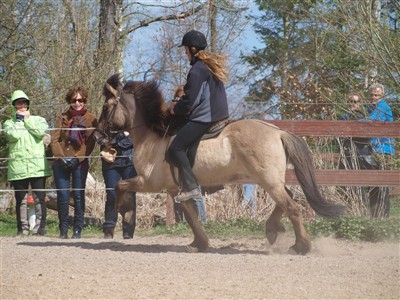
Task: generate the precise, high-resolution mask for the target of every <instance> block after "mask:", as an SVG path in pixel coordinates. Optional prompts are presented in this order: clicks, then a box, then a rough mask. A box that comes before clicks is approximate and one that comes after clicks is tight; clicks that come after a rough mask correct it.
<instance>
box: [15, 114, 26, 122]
mask: <svg viewBox="0 0 400 300" xmlns="http://www.w3.org/2000/svg"><path fill="white" fill-rule="evenodd" d="M15 118H16V119H17V121H22V122H23V121H24V118H25V116H24V115H20V114H16V116H15Z"/></svg>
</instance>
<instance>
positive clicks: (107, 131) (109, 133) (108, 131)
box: [95, 91, 145, 145]
mask: <svg viewBox="0 0 400 300" xmlns="http://www.w3.org/2000/svg"><path fill="white" fill-rule="evenodd" d="M122 92H123V91H120V92H119V94H118V96H117V97H116V98H115V102H114V103H113V104H112V109H111V112H110V113H109V114H107V120H106V122H105V123H106V127H105V128H104V129H103V130H100V129H98V128H96V129H95V133H96V132H97V133H99V134H100V135H101V137H99V136H98V135H96V134H95V139H96V141H97V143H98V144H99V145H104V144H106V143H107V142H109V141H111V139H112V138H113V135H114V134H117V133H118V132H120V130H112V128H113V125H114V123H113V120H114V117H115V113H116V111H117V108H118V104H119V103H120V100H121V96H122ZM103 109H104V108H103ZM142 126H145V124H144V123H143V124H140V125H137V126H134V127H131V128H127V129H126V130H127V131H129V130H131V129H136V128H139V127H142Z"/></svg>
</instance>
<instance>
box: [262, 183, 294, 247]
mask: <svg viewBox="0 0 400 300" xmlns="http://www.w3.org/2000/svg"><path fill="white" fill-rule="evenodd" d="M285 190H286V192H287V193H288V195H289V196H290V198H292V199H293V193H292V192H291V191H290V190H289V189H288V188H287V187H285ZM282 214H283V211H282V209H281V208H280V207H279V206H278V205H276V206H275V208H274V210H273V211H272V213H271V215H270V217H269V218H268V220H267V222H265V235H266V237H267V240H268V242H269V244H270V245H273V244H274V243H275V242H276V239H277V237H278V233H279V232H284V231H285V227H283V225H282V222H281V220H282Z"/></svg>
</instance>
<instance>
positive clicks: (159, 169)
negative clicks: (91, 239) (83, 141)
mask: <svg viewBox="0 0 400 300" xmlns="http://www.w3.org/2000/svg"><path fill="white" fill-rule="evenodd" d="M103 95H104V97H105V102H104V104H103V108H102V112H101V115H100V118H99V121H98V127H97V129H96V132H95V136H96V137H97V138H98V139H104V140H105V142H106V141H107V140H108V139H109V138H110V136H111V135H112V134H113V132H116V131H118V130H126V131H129V133H130V136H131V137H132V140H133V145H134V149H135V153H134V165H135V168H136V171H137V174H138V175H137V176H136V177H134V178H131V179H127V180H122V181H119V183H118V184H117V186H116V208H117V210H118V212H119V213H120V214H121V215H122V217H123V219H124V221H125V222H128V223H130V224H133V222H134V221H135V218H136V212H135V211H133V210H132V205H131V204H130V201H131V200H130V199H131V198H130V197H129V196H128V193H129V192H133V191H135V192H160V191H162V190H165V189H166V190H167V191H168V192H169V193H170V194H171V195H176V194H177V192H178V190H179V187H178V186H177V180H176V179H175V176H174V175H173V173H174V172H171V170H172V168H170V165H169V164H168V163H167V162H166V161H165V152H166V150H167V148H168V145H169V140H170V138H171V136H170V135H171V132H172V130H171V127H173V126H172V125H171V124H173V123H174V117H173V116H171V115H170V113H169V112H168V109H167V107H166V102H165V100H164V98H163V96H162V93H161V91H160V89H159V86H158V84H157V83H156V82H155V81H128V82H126V83H125V84H124V85H122V83H121V81H120V77H119V74H114V75H112V76H110V77H109V78H108V79H107V81H106V83H105V85H104V87H103ZM288 164H291V165H292V166H293V168H294V172H295V174H296V178H297V180H298V181H299V183H300V186H301V188H302V190H303V192H304V194H305V197H306V199H307V201H308V203H309V204H310V206H311V208H312V209H313V210H314V211H315V212H316V213H317V214H319V215H321V216H323V217H330V218H334V217H339V216H341V215H343V214H344V213H345V210H344V207H343V206H342V205H340V204H337V203H333V202H329V201H327V200H326V199H325V198H324V197H323V196H322V195H321V194H320V192H319V189H318V186H317V183H316V179H315V174H314V167H313V162H312V158H311V152H310V150H309V149H308V146H307V144H306V142H305V141H304V140H303V139H301V138H300V137H298V136H296V135H294V134H292V133H290V132H287V131H284V130H281V129H279V128H278V127H276V126H274V125H272V124H268V123H267V122H265V121H262V120H256V119H247V120H237V121H234V122H231V123H229V124H228V125H227V126H226V127H225V128H224V129H223V130H222V132H221V133H220V134H219V135H218V136H217V137H215V138H212V139H207V140H203V141H201V142H200V145H199V147H198V150H197V153H196V157H195V163H194V165H193V172H194V174H195V176H196V179H197V181H198V183H199V184H200V186H201V187H202V188H203V187H212V186H216V185H225V184H235V183H239V182H243V181H244V180H246V181H247V182H253V183H255V184H258V185H259V186H261V187H262V188H263V189H264V190H265V191H266V192H268V194H269V195H270V196H271V198H272V199H273V200H274V201H275V203H276V205H275V208H274V209H273V211H272V213H271V215H270V216H269V218H268V219H267V220H266V222H265V234H266V238H267V240H268V242H269V243H270V244H271V245H273V244H274V243H275V241H276V239H277V236H278V233H279V232H282V231H284V227H283V225H282V223H281V220H282V217H283V214H285V215H286V216H287V217H288V219H289V220H290V221H291V223H292V225H293V228H294V233H295V244H294V245H293V246H291V247H290V249H289V251H290V252H294V253H296V254H302V255H304V254H306V253H308V252H309V251H310V249H311V242H310V240H309V238H308V236H307V232H306V230H305V228H304V225H303V219H302V214H301V209H300V207H299V205H298V204H297V203H296V202H295V201H294V200H293V197H292V194H291V192H290V191H289V189H288V188H287V187H286V186H285V172H286V169H287V167H288ZM181 207H182V210H183V212H184V213H185V217H186V220H187V222H188V224H189V226H190V227H191V229H192V232H193V235H194V240H193V242H192V243H191V244H190V245H188V247H189V249H190V251H195V252H197V251H199V252H206V251H207V249H208V248H209V240H208V236H207V234H206V232H205V230H204V227H203V225H202V224H201V223H200V222H199V220H198V218H197V211H196V209H195V206H194V204H193V201H182V202H181Z"/></svg>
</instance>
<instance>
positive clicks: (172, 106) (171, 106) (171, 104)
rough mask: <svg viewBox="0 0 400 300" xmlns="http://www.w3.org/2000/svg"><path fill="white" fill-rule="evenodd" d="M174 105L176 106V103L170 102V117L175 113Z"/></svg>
mask: <svg viewBox="0 0 400 300" xmlns="http://www.w3.org/2000/svg"><path fill="white" fill-rule="evenodd" d="M175 105H176V102H171V103H170V104H169V112H170V114H171V115H175V112H174V107H175Z"/></svg>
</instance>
